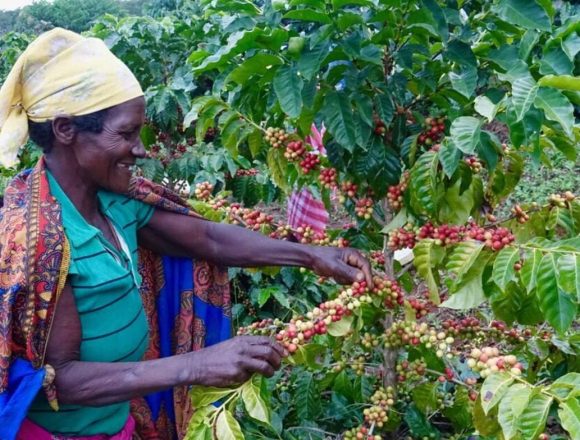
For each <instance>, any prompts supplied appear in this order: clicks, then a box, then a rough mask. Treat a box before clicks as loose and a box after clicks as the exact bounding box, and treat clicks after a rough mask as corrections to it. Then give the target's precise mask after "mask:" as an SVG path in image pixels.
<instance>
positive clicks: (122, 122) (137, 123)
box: [74, 97, 145, 193]
mask: <svg viewBox="0 0 580 440" xmlns="http://www.w3.org/2000/svg"><path fill="white" fill-rule="evenodd" d="M144 121H145V99H144V98H143V97H139V98H135V99H132V100H130V101H127V102H124V103H122V104H119V105H116V106H115V107H111V108H110V109H109V110H108V112H107V114H106V117H105V121H104V124H103V130H102V131H101V133H98V134H95V133H89V132H80V133H79V134H78V137H77V142H76V146H75V149H74V152H75V155H76V159H77V163H78V165H79V167H80V172H81V176H82V178H83V180H85V181H87V179H88V180H89V182H87V183H89V184H92V185H95V186H97V187H98V188H102V189H105V190H108V191H112V192H117V193H124V192H127V190H128V189H129V182H130V181H131V177H132V175H133V171H134V169H135V162H136V160H137V159H138V158H142V157H145V148H144V147H143V144H142V143H141V138H140V131H141V127H142V126H143V123H144Z"/></svg>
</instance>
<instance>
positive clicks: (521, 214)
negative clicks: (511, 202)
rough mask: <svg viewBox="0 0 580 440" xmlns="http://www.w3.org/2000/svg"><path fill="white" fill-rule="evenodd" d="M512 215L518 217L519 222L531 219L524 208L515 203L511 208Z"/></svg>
mask: <svg viewBox="0 0 580 440" xmlns="http://www.w3.org/2000/svg"><path fill="white" fill-rule="evenodd" d="M511 212H512V215H513V216H514V217H515V218H516V220H517V221H518V223H525V222H527V221H528V220H529V219H530V216H529V215H528V214H527V213H526V212H525V211H524V210H523V209H522V207H521V206H520V205H515V206H514V207H513V208H512V209H511Z"/></svg>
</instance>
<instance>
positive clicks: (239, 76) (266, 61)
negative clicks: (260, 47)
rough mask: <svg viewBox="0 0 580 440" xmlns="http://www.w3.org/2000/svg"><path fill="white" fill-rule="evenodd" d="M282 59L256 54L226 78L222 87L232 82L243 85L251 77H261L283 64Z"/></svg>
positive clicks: (267, 54)
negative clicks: (273, 67) (272, 68)
mask: <svg viewBox="0 0 580 440" xmlns="http://www.w3.org/2000/svg"><path fill="white" fill-rule="evenodd" d="M283 62H284V61H283V60H282V58H280V57H278V56H276V55H272V54H269V53H258V54H256V55H254V56H253V57H251V58H248V59H247V60H245V61H244V62H243V63H242V64H240V65H239V66H238V67H236V68H235V69H234V70H232V71H231V73H230V74H229V75H228V76H227V78H226V79H225V81H224V85H226V84H227V83H229V82H231V81H233V82H236V83H238V84H245V83H246V82H247V81H248V80H249V79H250V78H251V77H252V76H253V75H257V74H259V75H263V74H264V73H265V72H267V71H268V70H269V69H270V68H271V67H272V66H278V65H280V64H283Z"/></svg>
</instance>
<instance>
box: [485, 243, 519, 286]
mask: <svg viewBox="0 0 580 440" xmlns="http://www.w3.org/2000/svg"><path fill="white" fill-rule="evenodd" d="M519 259H520V251H519V249H518V248H517V247H512V246H506V247H504V248H503V249H502V250H501V251H500V252H499V253H498V254H497V257H496V259H495V262H494V263H493V273H492V275H491V277H492V278H493V280H494V281H495V283H496V284H497V285H498V286H499V287H500V288H501V289H502V290H505V288H506V286H507V285H508V283H509V282H510V281H513V280H515V279H516V271H515V269H514V264H515V263H516V262H517V261H519Z"/></svg>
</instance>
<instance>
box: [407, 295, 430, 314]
mask: <svg viewBox="0 0 580 440" xmlns="http://www.w3.org/2000/svg"><path fill="white" fill-rule="evenodd" d="M408 302H409V306H411V308H412V309H413V310H414V311H415V317H416V318H417V319H420V318H423V317H424V316H426V315H427V314H428V313H429V311H431V310H432V308H433V303H432V302H431V301H426V300H421V299H419V298H411V299H409V300H408Z"/></svg>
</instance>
